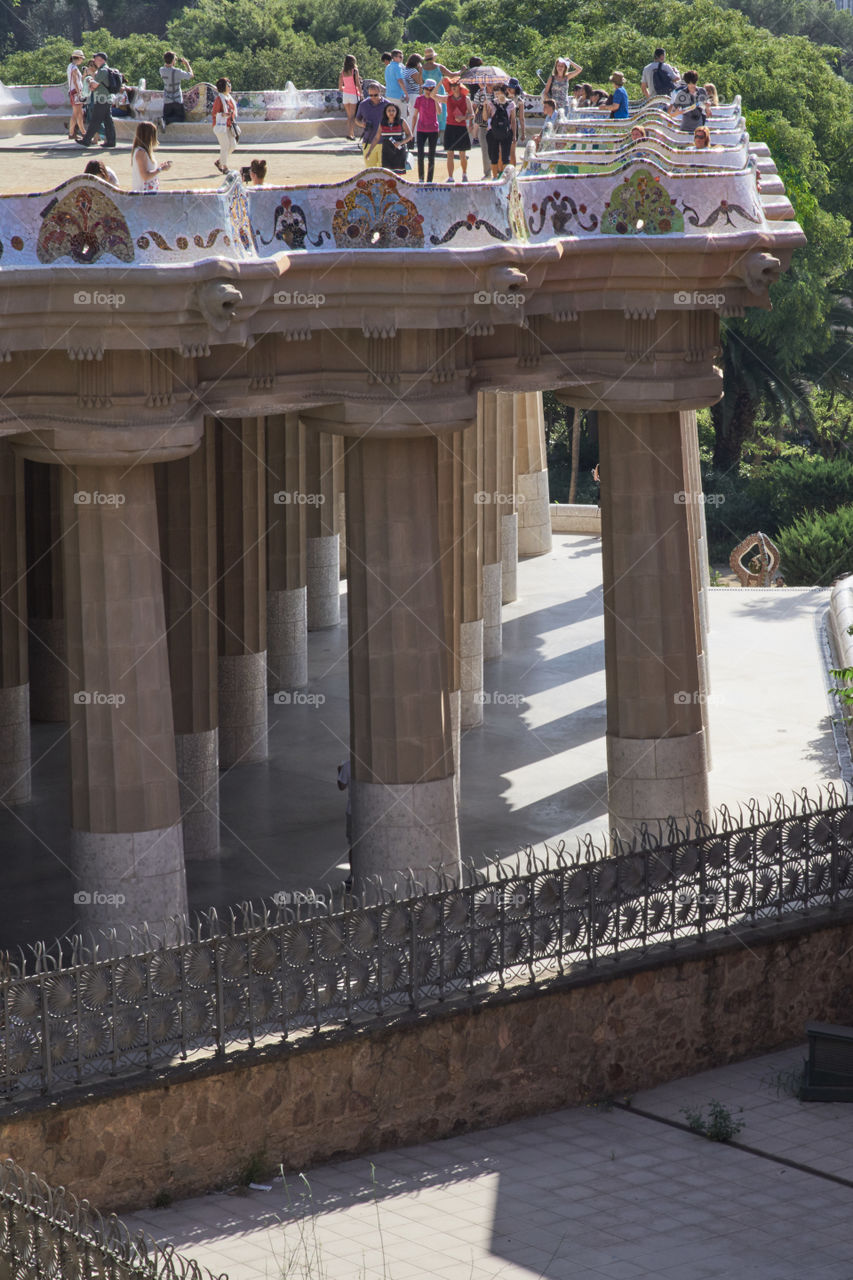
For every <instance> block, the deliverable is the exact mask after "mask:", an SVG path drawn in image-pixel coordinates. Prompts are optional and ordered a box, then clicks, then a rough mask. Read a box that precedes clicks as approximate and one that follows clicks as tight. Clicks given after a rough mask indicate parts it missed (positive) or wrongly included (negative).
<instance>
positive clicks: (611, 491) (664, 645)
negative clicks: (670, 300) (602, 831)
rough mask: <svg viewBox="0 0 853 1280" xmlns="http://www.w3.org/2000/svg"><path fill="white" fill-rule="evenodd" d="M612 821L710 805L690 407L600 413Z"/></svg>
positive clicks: (623, 830)
mask: <svg viewBox="0 0 853 1280" xmlns="http://www.w3.org/2000/svg"><path fill="white" fill-rule="evenodd" d="M599 433H600V456H601V511H602V560H603V573H604V640H605V658H606V668H607V764H608V786H609V795H610V815H611V822H612V825H613V826H614V827H615V828H616V829H617V830H618V831H619V833H620V834H622V835H624V836H625V837H627V838H630V837H631V836H632V835H633V834H634V833H635V832H636V830H637V828H638V827H639V824H640V823H642V822H649V823H656V822H657V821H658V820H659V819H666V818H667V817H670V816H672V817H675V818H677V819H680V820H682V821H683V820H684V818H685V817H686V816H692V815H693V814H694V812H695V811H696V810H697V809H700V810H702V811H705V812H707V809H708V783H707V765H706V753H705V732H704V728H703V722H702V705H701V698H700V694H701V685H700V673H699V659H698V653H699V637H698V613H697V609H696V581H695V576H694V559H693V556H692V555H691V537H690V527H689V522H688V508H687V504H686V503H684V502H681V501H679V500H678V498H677V495H678V493H679V492H681V491H684V490H685V488H686V485H687V468H686V464H685V459H684V451H683V447H682V425H681V416H680V414H679V413H678V412H670V413H642V414H641V413H632V414H623V413H621V412H620V413H619V414H616V413H609V412H601V413H600V415H599Z"/></svg>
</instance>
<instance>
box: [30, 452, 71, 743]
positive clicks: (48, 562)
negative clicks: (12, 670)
mask: <svg viewBox="0 0 853 1280" xmlns="http://www.w3.org/2000/svg"><path fill="white" fill-rule="evenodd" d="M24 470H25V479H26V495H27V499H26V500H27V565H28V568H27V612H28V618H27V622H28V626H29V659H30V718H31V719H32V720H37V721H44V722H46V723H62V722H63V721H64V720H67V719H68V668H67V666H66V663H65V608H64V604H63V593H62V517H61V514H60V509H59V506H60V502H59V489H60V469H59V467H58V466H51V465H50V464H49V463H46V462H30V461H29V459H27V461H26V462H25V463H24Z"/></svg>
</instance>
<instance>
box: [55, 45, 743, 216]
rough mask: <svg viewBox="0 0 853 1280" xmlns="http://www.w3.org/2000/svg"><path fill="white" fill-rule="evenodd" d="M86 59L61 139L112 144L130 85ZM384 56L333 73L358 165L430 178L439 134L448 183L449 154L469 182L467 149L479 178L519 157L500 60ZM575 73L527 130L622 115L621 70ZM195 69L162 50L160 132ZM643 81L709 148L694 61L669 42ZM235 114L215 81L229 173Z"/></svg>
mask: <svg viewBox="0 0 853 1280" xmlns="http://www.w3.org/2000/svg"><path fill="white" fill-rule="evenodd" d="M84 62H85V55H84V53H83V51H82V50H81V49H75V50H74V51H73V53H72V55H71V60H70V62H69V65H68V73H67V78H68V100H69V105H70V107H71V118H70V120H69V122H68V138H69V141H75V142H78V143H79V144H80V145H81V146H84V147H89V146H91V145H92V144H93V142H94V141H95V139H96V138H97V137H98V136H100V137H102V138H103V141H102V143H101V145H102V146H103V147H107V148H110V147H114V146H115V145H116V133H115V124H114V119H115V117H122V116H123V117H126V118H133V117H134V115H135V108H134V99H135V97H136V94H137V92H138V90H136V89H134V88H133V87H132V86H131V85H129V84H128V83H127V80H126V78H125V77H124V76H123V75H122V74H121V73H120V72H118V71H116V70H115V69H114V68H112V67H110V66H109V65H108V60H107V55H106V54H105V53H96V54H94V56H93V57H92V59H91V61H90V62H89V63H88V64H86V65H85V66H84ZM178 63H181V64H182V65H181V66H179V65H178ZM382 64H383V73H382V79H381V80H380V79H363V78H362V75H361V72H360V71H359V68H358V64H357V62H356V59H355V57H354V56H353V55H352V54H347V56H346V58H345V59H344V63H343V67H342V68H341V73H340V76H339V78H338V89H339V90H340V92H341V96H342V101H343V106H344V110H345V112H346V116H347V130H348V131H347V137H348V138H349V140H350V141H353V142H354V141H356V134H355V130H359V131H360V134H361V137H360V139H359V142H358V145H359V147H360V148H361V150H362V152H363V156H364V163H365V165H367V166H368V167H380V166H381V167H382V168H385V169H390V170H392V171H393V172H397V173H405V172H406V171H407V170H409V169H413V168H414V165H415V163H416V164H417V176H418V181H419V182H433V181H434V180H435V167H436V158H437V151H438V146H439V142H441V144H442V145H443V149H444V158H445V162H446V166H447V177H446V181H447V182H455V180H456V178H455V172H456V164H457V162H458V164H459V168H460V170H461V174H462V181H463V182H467V181H468V157H469V152H471V151H472V150H474V149H476V148H479V150H480V154H481V159H482V165H483V178H492V179H497V178H499V177H500V175H501V174H502V173H503V171H504V169H505V168H506V166H507V165H510V164H511V165H515V164H516V163H517V148H518V145H519V144H521V145H522V146H523V145H524V144H525V143H526V142H527V140H528V132H527V119H526V116H525V95H524V91H523V89H522V87H521V84H520V82H519V80H518V79H517V78H516V77H514V76H507V75H505V73H504V72H503V71H502V70H501V69H500V68H497V67H487V66H484V64H483V59H482V58H479V57H476V56H475V57H472V58H469V60H468V64H467V66H465V67H462V68H461V69H459V70H452V69H450V68H448V67H445V66H443V65H442V64H441V63H440V62H437V61H436V56H435V50H434V49H432V48H427V49H425V50H424V52H423V53H422V54H420V53H413V54H411V55H410V57H409V58H408V59H406V61H405V63H404V61H403V52H402V50H401V49H392V50H390V51H389V52H388V53H383V54H382ZM582 71H583V67H582V66H581V65H580V63H577V62H575V61H574V60H573V59H572V58H569V57H560V58H557V59H556V61H555V63H554V66H553V69H552V71H551V73H550V75H549V76H548V78H547V80H545V82H544V84H543V92H542V114H543V117H544V122H543V124H542V127H541V128H540V129H539V130H538V131H537V133H536V134H535V136H534V138H533V141H534V143H535V145H536V146H537V147H538V146H539V144H540V142H541V140H542V139H543V138H544V137H547V135H548V134H549V133H551V132H552V131H553V129H554V118H555V116H556V114H557V112H563V113H565V114H567V115H573V114H575V113H577V112H587V111H588V112H593V111H595V112H598V113H599V114H602V115H606V116H608V117H609V118H610V119H611V120H627V119H628V117H629V115H630V110H629V99H628V93H627V90H626V88H625V76H624V75H623V73H622V72H621V71H614V72H613V73H612V74H611V76H610V86H609V88H608V89H595V88H593V86H592V85H590V84H588V83H586V82H585V81H582V82H580V83H578V84H576V85H574V86H573V83H572V82H573V81H575V80H576V79H577V78H578V77H579V76H580V74H581V72H582ZM192 75H193V70H192V67H191V66H190V64H189V62H188V61H187V59H186V58H182V57H178V56H177V55H176V54H175V53H173V52H172V51H171V50H169V51H167V52H166V53H165V54H164V56H163V66H162V67H161V68H160V76H161V79H162V81H163V114H162V117H161V118H160V120H159V122H158V123H159V128H160V130H162V131H165V130H166V128H167V126H168V125H169V124H174V123H180V122H181V121H183V120H185V119H186V111H185V107H184V100H183V84H184V82H185V81H187V80H190V79H191V78H192ZM140 87H144V82H143V84H142V85H141V86H140ZM641 88H642V93H643V96H644V97H645V98H646V99H652V98H660V97H664V98H666V99H668V106H667V110H668V113H669V115H670V116H671V117H672V119H673V120H674V121H677V123H678V126H679V128H680V129H681V130H683V131H689V132H692V133H693V136H694V141H695V145H696V146H697V147H700V148H702V147H708V146H710V133H709V131H708V129H707V127H706V121H707V120H708V118H709V117H710V116H711V114H712V112H713V109H714V107H716V106H717V105H718V101H717V91H716V89H715V88H714V85H713V84H706V85H704V86H700V84H699V76H698V73H697V72H696V71H686V72H685V73H684V75H683V76H682V75H680V73H679V72H678V70H677V68H676V67H674V66H672V65H671V64H670V63H669V62H667V61H666V50H665V49H663V48H657V49H656V50H655V54H654V58H653V59H652V61H651V62H650V63H648V65H647V66H645V67H644V68H643V73H642V81H641ZM238 115H239V111H238V106H237V102H236V100H235V98H234V96H233V94H232V92H231V82H230V80H228V78H227V77H224V76H223V77H222V78H221V79H219V80H217V82H216V96H215V98H214V101H213V106H212V110H211V121H210V122H211V125H212V126H213V131H214V136H215V138H216V141H217V144H218V147H219V154H218V156H217V158H216V160H215V161H214V164H215V166H216V168H217V169H218V170H219V172H220V173H223V174H227V173H229V172H230V167H229V161H230V159H231V156H232V153H233V151H234V149H235V148H236V146H237V143H238V142H239V139H240V125H239V123H238ZM158 136H159V134H158V124H156V123H151V122H149V121H140V122H139V123H138V124H137V128H136V134H135V137H134V140H133V145H132V148H131V171H132V175H133V189H134V190H139V191H156V190H157V189H158V182H159V175H160V173H162V172H163V171H164V170H166V169H168V168H169V167H170V165H171V161H164V162H163V163H161V164H157V163H156V162H155V160H154V150H155V149H156V146H157V141H158ZM645 137H646V134H645V130H644V129H643V128H642V126H637V127H636V128H635V129H634V130H633V131H632V133H631V138H632V140H633V141H642V140H643V139H645ZM102 167H103V166H102ZM261 167H262V170H261ZM93 171H94V172H97V169H93V167H92V165H88V166H87V172H93ZM107 172H108V173H111V172H112V171H111V170H107ZM241 172H242V173H243V175H244V181H247V182H253V183H255V184H258V183H259V182H260V183H262V182H263V181H264V177H265V174H266V164H265V162H264V161H259V160H258V161H252V164H251V165H250V166H248V167H247V168H245V169H243V170H241ZM259 175H260V176H259ZM108 180H109V179H108Z"/></svg>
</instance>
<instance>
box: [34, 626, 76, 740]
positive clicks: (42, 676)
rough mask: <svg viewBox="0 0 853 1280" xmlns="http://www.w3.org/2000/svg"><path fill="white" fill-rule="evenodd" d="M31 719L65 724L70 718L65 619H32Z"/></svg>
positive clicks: (46, 722) (45, 722) (42, 722)
mask: <svg viewBox="0 0 853 1280" xmlns="http://www.w3.org/2000/svg"><path fill="white" fill-rule="evenodd" d="M28 625H29V630H30V642H29V659H30V719H31V720H36V721H38V722H39V723H41V724H64V723H65V722H66V721H67V719H68V668H67V667H66V666H65V620H64V619H63V618H30V620H29V624H28Z"/></svg>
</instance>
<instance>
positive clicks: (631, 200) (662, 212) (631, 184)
mask: <svg viewBox="0 0 853 1280" xmlns="http://www.w3.org/2000/svg"><path fill="white" fill-rule="evenodd" d="M604 210H605V211H604V214H603V215H602V219H601V232H602V235H606V236H613V235H618V236H665V235H670V234H672V233H673V232H683V231H684V215H683V213H681V211H680V210H679V209H677V208H676V204H675V199H674V197H672V196H670V194H669V192H668V191H667V189H666V187H665V186H663V184H662V183H661V181H660V179H659V178H658V177H656V176H655V174H653V173H652V171H651V170H650V169H635V170H634V172H633V173H632V174H630V176H629V177H627V178H626V179H625V180H624V182H622V183H620V185H619V186H618V187H614V189H613V191H612V192H611V195H610V199H609V200H608V201H607V203H606V204H605V206H604Z"/></svg>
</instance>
